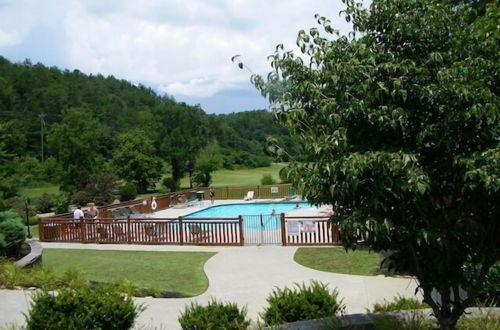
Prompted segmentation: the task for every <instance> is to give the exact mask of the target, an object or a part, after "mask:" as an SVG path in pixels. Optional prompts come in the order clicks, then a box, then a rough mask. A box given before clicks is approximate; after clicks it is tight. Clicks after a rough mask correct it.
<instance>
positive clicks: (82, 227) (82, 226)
mask: <svg viewBox="0 0 500 330" xmlns="http://www.w3.org/2000/svg"><path fill="white" fill-rule="evenodd" d="M85 222H86V221H85V218H81V220H80V226H81V227H80V241H82V243H85V236H86V235H85Z"/></svg>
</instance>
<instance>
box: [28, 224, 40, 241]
mask: <svg viewBox="0 0 500 330" xmlns="http://www.w3.org/2000/svg"><path fill="white" fill-rule="evenodd" d="M26 232H28V227H27V226H26ZM30 233H31V236H32V237H33V238H36V239H38V237H39V236H38V225H31V226H30Z"/></svg>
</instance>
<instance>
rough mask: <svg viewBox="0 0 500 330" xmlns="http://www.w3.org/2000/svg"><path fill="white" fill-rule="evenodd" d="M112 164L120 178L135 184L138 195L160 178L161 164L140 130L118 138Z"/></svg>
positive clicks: (150, 143) (152, 147)
mask: <svg viewBox="0 0 500 330" xmlns="http://www.w3.org/2000/svg"><path fill="white" fill-rule="evenodd" d="M113 164H114V166H115V168H116V174H117V175H118V176H119V177H120V178H123V179H126V180H128V181H131V182H135V183H136V184H137V188H138V192H139V193H145V192H147V189H148V187H149V186H150V184H152V183H154V182H156V181H158V179H159V178H160V177H161V168H162V162H161V160H160V158H158V157H157V156H156V150H155V148H154V146H153V143H152V141H151V139H150V138H149V137H148V136H147V135H146V133H145V132H144V131H142V130H140V129H133V130H130V131H128V132H126V133H123V134H122V135H120V136H119V137H118V146H117V148H116V150H115V153H114V155H113Z"/></svg>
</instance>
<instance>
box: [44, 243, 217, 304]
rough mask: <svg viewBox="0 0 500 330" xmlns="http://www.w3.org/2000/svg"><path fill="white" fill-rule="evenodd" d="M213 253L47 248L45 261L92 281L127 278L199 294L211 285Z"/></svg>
mask: <svg viewBox="0 0 500 330" xmlns="http://www.w3.org/2000/svg"><path fill="white" fill-rule="evenodd" d="M213 255H215V253H207V252H144V251H103V250H69V249H45V250H44V251H43V264H44V265H45V266H49V267H51V268H52V269H53V270H54V271H55V272H56V273H63V272H64V271H65V270H67V269H69V268H73V269H78V270H80V271H81V273H82V275H83V276H84V277H85V278H86V279H88V280H92V281H97V282H113V281H117V280H124V279H127V280H129V281H131V282H133V283H134V284H136V285H137V286H139V287H141V288H148V289H155V290H160V291H169V292H178V293H181V294H182V295H185V296H196V295H199V294H201V293H203V292H204V291H205V290H206V289H207V288H208V279H207V277H206V276H205V273H204V272H203V265H204V264H205V262H206V261H207V260H208V259H209V258H210V257H212V256H213Z"/></svg>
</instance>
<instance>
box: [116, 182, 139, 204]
mask: <svg viewBox="0 0 500 330" xmlns="http://www.w3.org/2000/svg"><path fill="white" fill-rule="evenodd" d="M119 195H120V201H122V202H124V201H130V200H132V199H134V198H135V197H136V196H137V188H136V187H135V185H134V184H133V183H131V182H126V183H124V184H123V185H121V186H120V191H119Z"/></svg>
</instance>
